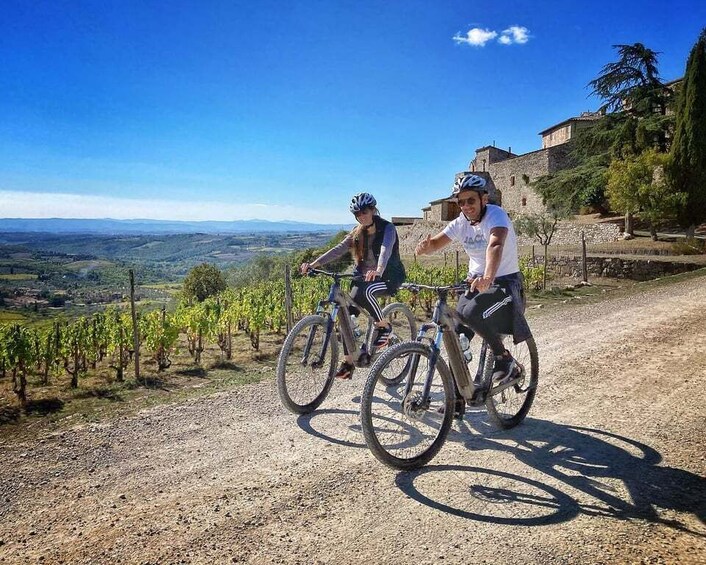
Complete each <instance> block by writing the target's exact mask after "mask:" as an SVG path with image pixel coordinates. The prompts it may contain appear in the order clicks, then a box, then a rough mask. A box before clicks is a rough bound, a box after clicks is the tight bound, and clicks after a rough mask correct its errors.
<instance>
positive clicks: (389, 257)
mask: <svg viewBox="0 0 706 565" xmlns="http://www.w3.org/2000/svg"><path fill="white" fill-rule="evenodd" d="M350 211H351V212H352V213H353V215H354V216H355V219H356V221H357V222H358V225H357V226H356V227H355V228H353V230H352V231H351V232H350V233H349V234H348V235H347V236H346V237H345V238H344V239H343V241H341V243H339V244H338V245H336V246H335V247H333V248H331V249H329V250H328V251H327V252H326V253H324V254H322V255H321V256H320V257H317V258H316V259H314V260H313V261H312V262H311V263H302V265H301V267H300V268H299V270H300V272H301V273H302V274H306V273H307V272H308V271H309V269H317V268H319V267H320V266H322V265H325V264H326V263H330V262H331V261H335V260H336V259H339V258H341V257H342V256H343V255H345V254H346V253H348V252H350V253H351V254H352V255H353V259H354V263H355V268H354V270H353V274H354V275H357V276H359V277H360V278H356V279H353V282H352V283H351V298H352V299H353V302H355V303H356V304H357V305H358V306H360V307H361V308H363V309H364V310H365V311H366V312H368V314H369V315H370V316H371V317H372V318H373V320H375V326H376V335H375V338H374V345H375V346H376V347H384V346H385V345H387V341H388V338H389V336H390V333H391V331H392V328H391V327H390V325H389V323H388V322H386V321H385V320H383V318H382V310H381V309H380V305H379V304H378V302H377V299H376V296H382V295H389V296H392V295H394V294H395V293H396V292H397V289H398V288H399V287H400V285H401V284H402V283H403V282H404V279H405V270H404V265H403V264H402V260H401V259H400V250H399V241H398V239H397V230H396V229H395V226H394V225H393V224H392V223H391V222H388V221H387V220H384V219H383V218H381V217H380V212H379V211H378V209H377V201H376V200H375V197H374V196H373V195H372V194H369V193H367V192H361V193H359V194H356V195H355V196H353V198H352V199H351V203H350ZM351 314H352V315H358V314H360V310H358V308H356V307H351ZM344 353H345V356H344V358H343V362H342V363H341V366H340V367H339V369H338V371H337V372H336V377H337V378H339V379H350V378H351V376H352V375H353V369H354V368H355V366H354V365H353V356H352V352H351V351H345V344H344Z"/></svg>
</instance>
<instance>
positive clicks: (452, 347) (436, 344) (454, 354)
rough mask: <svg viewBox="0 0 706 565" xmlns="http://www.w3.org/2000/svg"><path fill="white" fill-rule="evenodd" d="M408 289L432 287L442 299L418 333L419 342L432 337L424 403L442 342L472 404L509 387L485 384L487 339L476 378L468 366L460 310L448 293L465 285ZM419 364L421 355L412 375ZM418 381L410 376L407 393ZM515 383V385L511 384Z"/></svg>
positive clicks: (460, 388)
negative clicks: (459, 330) (459, 325)
mask: <svg viewBox="0 0 706 565" xmlns="http://www.w3.org/2000/svg"><path fill="white" fill-rule="evenodd" d="M404 286H405V287H406V288H408V289H410V290H412V291H413V292H414V291H415V290H419V289H422V288H424V289H428V290H434V291H436V292H437V294H438V299H437V301H436V304H435V305H434V312H433V315H432V321H431V322H429V323H426V324H423V325H422V327H421V328H420V330H419V333H418V334H417V341H422V340H424V339H425V338H426V339H429V341H430V345H431V351H432V355H431V359H430V362H429V368H428V371H427V375H426V378H425V381H424V386H423V388H422V395H421V399H420V402H421V403H423V404H424V405H428V404H429V395H430V392H431V385H432V380H433V376H434V371H435V369H436V363H437V360H438V359H439V356H440V355H441V343H442V341H443V344H444V345H445V346H446V351H447V354H448V360H449V365H450V369H451V374H452V376H453V379H454V381H455V383H456V387H457V389H458V391H459V392H460V393H461V396H462V397H463V398H464V400H465V401H466V402H467V403H468V404H471V405H478V404H482V403H483V402H484V401H485V398H486V396H487V395H488V393H490V392H492V393H493V394H495V393H497V392H500V391H501V390H502V389H503V388H505V386H504V385H503V386H500V387H496V388H494V389H492V391H491V390H490V389H489V388H485V387H484V386H483V371H484V369H485V365H486V358H487V355H488V349H489V346H488V343H487V342H486V341H485V340H483V342H482V345H481V351H480V355H479V359H478V370H477V371H476V374H475V376H474V377H473V378H472V377H471V373H470V371H469V369H468V364H467V362H466V360H465V357H464V355H463V351H462V350H461V342H460V341H459V337H458V334H457V333H456V331H455V324H454V322H455V321H456V320H459V315H458V313H457V312H455V311H454V310H452V309H451V308H449V306H448V304H447V302H446V301H447V298H448V293H449V292H453V291H461V290H466V289H467V287H466V286H465V285H454V286H448V287H435V286H427V285H419V284H409V285H404ZM431 330H434V331H435V334H434V337H433V338H429V337H427V335H426V334H427V333H428V332H429V331H431ZM418 365H419V356H415V358H414V359H413V360H412V363H411V365H410V371H409V372H408V375H413V374H415V373H416V370H417V367H418ZM413 385H414V382H413V380H412V379H409V378H408V379H407V385H406V389H405V395H407V394H409V393H410V392H411V390H412V386H413ZM509 386H512V385H509Z"/></svg>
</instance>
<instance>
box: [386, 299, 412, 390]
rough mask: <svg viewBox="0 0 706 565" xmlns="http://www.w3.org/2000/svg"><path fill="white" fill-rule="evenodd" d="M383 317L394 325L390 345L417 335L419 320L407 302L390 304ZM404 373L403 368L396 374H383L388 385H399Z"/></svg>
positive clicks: (410, 339)
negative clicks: (415, 317)
mask: <svg viewBox="0 0 706 565" xmlns="http://www.w3.org/2000/svg"><path fill="white" fill-rule="evenodd" d="M382 317H383V318H384V319H385V320H387V321H388V322H390V326H391V327H392V334H391V335H390V345H395V344H397V343H404V342H406V341H414V340H415V338H416V337H417V321H416V320H415V319H414V314H413V313H412V311H411V310H410V309H409V306H407V305H406V304H404V303H402V302H393V303H392V304H388V305H387V306H385V308H383V310H382ZM402 369H406V367H402ZM404 374H405V373H404V370H401V371H400V372H399V373H398V374H395V375H391V374H387V375H385V376H383V382H384V383H385V384H386V385H388V386H394V385H397V384H399V383H400V382H402V379H403V378H404Z"/></svg>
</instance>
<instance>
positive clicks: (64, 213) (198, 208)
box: [0, 190, 352, 224]
mask: <svg viewBox="0 0 706 565" xmlns="http://www.w3.org/2000/svg"><path fill="white" fill-rule="evenodd" d="M0 218H112V219H115V220H127V219H150V220H185V221H206V220H221V221H230V220H252V219H260V220H270V221H279V220H295V221H299V222H311V223H323V224H331V223H352V222H351V217H350V214H349V213H348V210H343V211H342V210H340V209H339V210H331V209H325V208H319V207H316V209H313V208H305V207H297V206H289V205H286V204H285V205H280V204H263V203H236V202H208V201H202V200H194V201H176V200H158V199H144V200H142V199H137V198H117V197H113V196H94V195H85V194H69V193H63V194H62V193H54V192H20V191H12V190H0Z"/></svg>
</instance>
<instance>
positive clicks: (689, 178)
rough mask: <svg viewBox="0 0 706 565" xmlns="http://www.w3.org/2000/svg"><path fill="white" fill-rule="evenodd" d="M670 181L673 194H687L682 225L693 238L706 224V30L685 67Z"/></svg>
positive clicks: (669, 166)
mask: <svg viewBox="0 0 706 565" xmlns="http://www.w3.org/2000/svg"><path fill="white" fill-rule="evenodd" d="M667 177H668V179H669V182H670V184H671V186H672V188H673V189H674V190H676V191H683V192H685V193H686V202H685V205H684V206H683V207H682V208H681V211H680V214H679V223H680V225H681V226H682V227H683V228H685V229H686V232H687V235H688V236H693V235H694V230H695V228H696V225H697V224H699V223H701V222H703V221H705V220H706V28H705V29H704V30H703V31H702V32H701V35H700V37H699V39H698V41H697V42H696V45H694V47H693V49H692V50H691V54H690V55H689V59H688V61H687V63H686V72H685V73H684V81H683V82H682V85H681V90H680V94H679V97H678V101H677V109H676V129H675V133H674V142H673V143H672V148H671V152H670V162H669V165H668V167H667Z"/></svg>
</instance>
